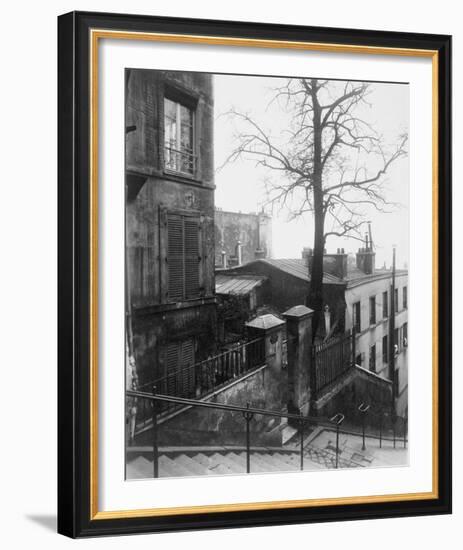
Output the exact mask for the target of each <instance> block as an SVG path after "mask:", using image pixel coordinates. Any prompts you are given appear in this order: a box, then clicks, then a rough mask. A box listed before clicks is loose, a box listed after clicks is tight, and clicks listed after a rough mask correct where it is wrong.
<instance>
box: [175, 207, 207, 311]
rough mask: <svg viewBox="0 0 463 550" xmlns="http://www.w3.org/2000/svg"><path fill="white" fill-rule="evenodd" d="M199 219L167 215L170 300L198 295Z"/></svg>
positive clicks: (196, 296)
mask: <svg viewBox="0 0 463 550" xmlns="http://www.w3.org/2000/svg"><path fill="white" fill-rule="evenodd" d="M199 229H200V225H199V220H198V219H195V218H190V217H188V216H181V215H178V214H168V215H167V266H168V295H169V300H170V301H180V300H185V299H186V300H188V299H192V298H198V297H199V296H200V284H199V280H200V276H199V267H200V255H199V248H200V244H199Z"/></svg>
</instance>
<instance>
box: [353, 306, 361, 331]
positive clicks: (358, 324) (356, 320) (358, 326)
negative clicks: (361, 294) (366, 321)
mask: <svg viewBox="0 0 463 550" xmlns="http://www.w3.org/2000/svg"><path fill="white" fill-rule="evenodd" d="M360 331H361V319H360V302H356V303H355V304H354V332H360Z"/></svg>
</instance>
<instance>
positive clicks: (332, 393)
mask: <svg viewBox="0 0 463 550" xmlns="http://www.w3.org/2000/svg"><path fill="white" fill-rule="evenodd" d="M361 403H364V404H365V405H370V411H371V413H373V412H375V411H381V410H382V411H383V412H386V411H390V409H391V403H392V383H391V382H390V381H389V380H384V379H383V378H381V377H380V376H378V375H377V374H374V373H372V372H370V371H368V370H366V369H363V368H361V367H358V366H355V367H353V368H351V369H349V371H348V372H347V373H346V374H345V375H344V376H342V377H340V378H339V379H338V380H337V381H336V382H335V383H334V384H333V385H332V386H330V387H329V388H328V389H327V390H324V391H323V393H322V395H321V396H320V395H319V396H317V400H316V401H315V402H314V403H313V404H312V413H313V414H316V415H317V416H323V417H327V418H330V417H332V416H334V415H335V414H336V413H342V414H343V415H344V416H345V417H346V421H347V422H348V423H349V424H352V425H357V426H359V425H361V423H362V414H361V413H360V411H359V410H358V407H359V405H360V404H361ZM366 418H367V426H368V425H370V426H377V425H378V424H379V417H376V416H374V415H373V414H368V415H367V417H366Z"/></svg>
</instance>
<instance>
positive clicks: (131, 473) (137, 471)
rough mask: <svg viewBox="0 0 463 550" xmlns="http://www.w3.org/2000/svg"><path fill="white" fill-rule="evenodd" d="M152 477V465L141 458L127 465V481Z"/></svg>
mask: <svg viewBox="0 0 463 550" xmlns="http://www.w3.org/2000/svg"><path fill="white" fill-rule="evenodd" d="M147 477H153V463H152V462H150V461H149V460H147V459H146V458H144V457H143V456H139V457H137V458H136V459H135V460H132V461H131V462H129V463H128V464H127V479H145V478H147Z"/></svg>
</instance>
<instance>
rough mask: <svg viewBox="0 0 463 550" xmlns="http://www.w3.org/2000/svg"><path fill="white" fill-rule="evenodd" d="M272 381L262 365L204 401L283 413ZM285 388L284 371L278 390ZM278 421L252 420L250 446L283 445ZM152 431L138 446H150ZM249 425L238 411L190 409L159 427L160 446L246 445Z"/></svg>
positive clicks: (139, 437) (257, 417)
mask: <svg viewBox="0 0 463 550" xmlns="http://www.w3.org/2000/svg"><path fill="white" fill-rule="evenodd" d="M270 381H271V379H270V377H269V372H268V367H267V366H263V367H261V368H259V369H257V370H256V371H254V372H252V373H250V374H248V375H245V376H244V377H242V378H241V379H239V380H237V381H235V382H234V383H232V384H230V385H228V386H227V387H225V388H222V389H219V390H217V391H216V392H214V393H213V394H212V395H211V396H210V397H208V398H206V399H205V400H204V401H208V402H214V403H225V404H232V405H239V406H242V407H245V406H246V404H247V403H249V404H250V406H251V407H257V408H265V409H270V410H280V408H279V403H275V402H274V401H273V399H272V397H271V396H272V395H274V391H271V390H273V389H274V388H269V383H270ZM285 387H286V373H285V371H282V373H281V381H280V388H279V391H281V392H284V391H285ZM278 425H279V419H275V418H271V417H267V416H265V417H263V416H256V417H255V418H254V419H253V420H251V424H250V430H251V445H253V446H274V445H276V446H278V445H281V443H282V440H281V432H280V430H279V426H278ZM150 438H151V431H148V432H144V433H142V434H140V435H139V436H138V437H137V438H136V444H137V445H149V444H150V443H151V441H150ZM245 443H246V423H245V420H244V418H243V415H242V414H241V413H239V412H232V413H231V412H228V411H222V410H218V409H209V408H202V407H189V408H186V409H184V410H183V411H181V412H179V413H177V414H176V415H174V416H172V418H170V419H167V420H165V421H164V422H162V423H161V424H160V425H159V444H160V445H163V446H196V445H245Z"/></svg>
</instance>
